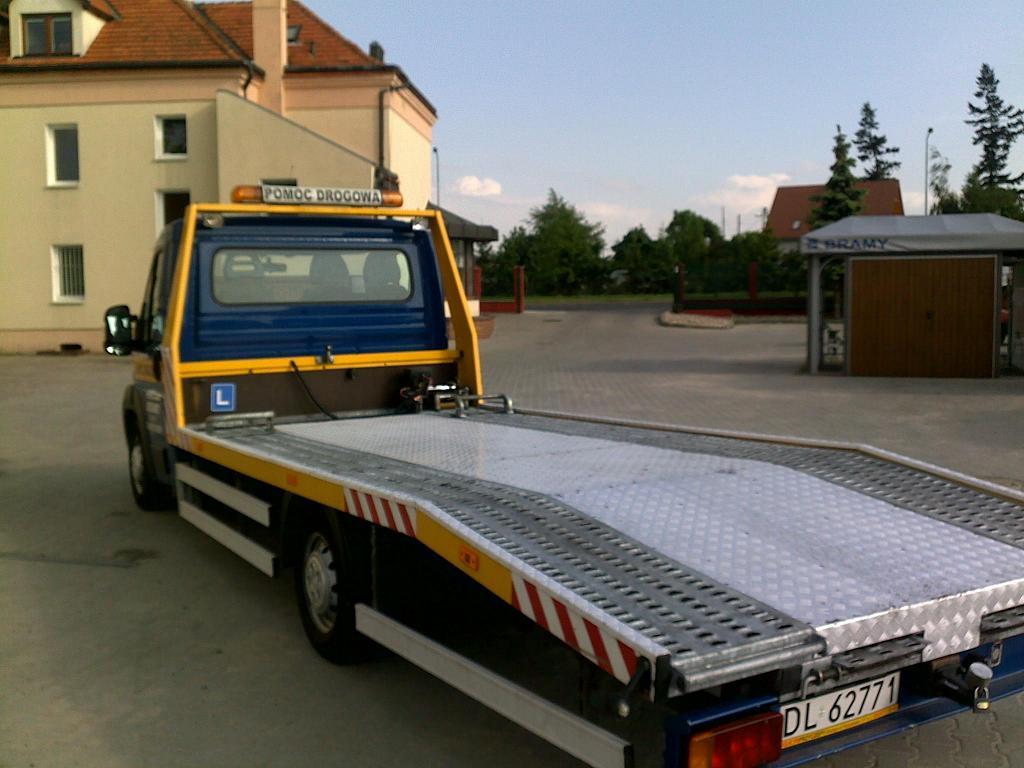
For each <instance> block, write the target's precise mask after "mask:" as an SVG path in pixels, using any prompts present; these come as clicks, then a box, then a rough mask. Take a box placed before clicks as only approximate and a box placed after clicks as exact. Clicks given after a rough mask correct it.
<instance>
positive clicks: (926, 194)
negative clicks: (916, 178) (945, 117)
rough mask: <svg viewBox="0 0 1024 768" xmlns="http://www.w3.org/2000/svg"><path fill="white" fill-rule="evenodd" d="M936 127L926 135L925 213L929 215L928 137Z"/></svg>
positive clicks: (930, 129)
mask: <svg viewBox="0 0 1024 768" xmlns="http://www.w3.org/2000/svg"><path fill="white" fill-rule="evenodd" d="M934 130H935V129H934V128H929V129H928V133H926V134H925V135H924V215H925V216H927V215H928V170H929V168H928V162H929V161H928V139H930V138H931V137H932V131H934Z"/></svg>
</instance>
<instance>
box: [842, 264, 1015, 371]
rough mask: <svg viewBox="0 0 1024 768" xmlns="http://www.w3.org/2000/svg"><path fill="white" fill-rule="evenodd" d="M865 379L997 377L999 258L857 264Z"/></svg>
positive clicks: (854, 287)
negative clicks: (886, 377)
mask: <svg viewBox="0 0 1024 768" xmlns="http://www.w3.org/2000/svg"><path fill="white" fill-rule="evenodd" d="M850 269H851V278H852V279H851V284H850V292H851V293H850V323H849V353H850V366H849V371H850V373H851V374H854V375H858V376H943V377H945V376H949V377H952V376H965V377H975V378H985V377H990V376H992V375H994V364H993V361H994V351H993V343H994V341H993V340H994V336H995V329H994V325H993V323H994V317H995V303H994V302H995V298H994V296H995V259H994V258H991V257H986V258H960V259H955V258H954V259H853V260H851V262H850Z"/></svg>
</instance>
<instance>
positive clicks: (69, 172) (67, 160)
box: [46, 125, 78, 187]
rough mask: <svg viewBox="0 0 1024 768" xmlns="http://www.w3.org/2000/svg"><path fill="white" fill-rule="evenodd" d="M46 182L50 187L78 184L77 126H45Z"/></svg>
mask: <svg viewBox="0 0 1024 768" xmlns="http://www.w3.org/2000/svg"><path fill="white" fill-rule="evenodd" d="M46 165H47V183H48V184H49V185H50V186H51V187H73V186H75V185H77V184H78V126H77V125H48V126H47V127H46Z"/></svg>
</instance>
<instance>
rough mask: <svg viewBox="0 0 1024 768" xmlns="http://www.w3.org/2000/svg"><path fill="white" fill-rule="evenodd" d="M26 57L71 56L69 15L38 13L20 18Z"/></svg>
mask: <svg viewBox="0 0 1024 768" xmlns="http://www.w3.org/2000/svg"><path fill="white" fill-rule="evenodd" d="M21 23H22V33H23V40H24V44H23V46H24V50H25V55H26V56H67V55H70V54H71V14H70V13H38V14H31V15H29V14H26V15H23V16H22V17H21Z"/></svg>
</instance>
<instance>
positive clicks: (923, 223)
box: [800, 213, 1024, 374]
mask: <svg viewBox="0 0 1024 768" xmlns="http://www.w3.org/2000/svg"><path fill="white" fill-rule="evenodd" d="M800 252H801V253H802V254H803V255H804V256H805V257H806V258H807V260H808V263H807V370H808V372H809V373H812V374H813V373H818V370H819V368H820V365H821V361H822V331H823V328H822V311H823V304H822V289H821V275H822V270H823V269H824V267H825V266H826V265H827V264H828V263H829V262H831V261H836V260H838V259H844V260H845V259H847V258H849V257H851V256H856V257H858V258H861V257H867V258H871V257H879V258H886V257H887V258H894V257H906V258H912V257H914V256H955V255H971V254H992V255H993V256H995V257H996V258H997V260H998V261H997V264H998V263H999V261H1001V262H1002V263H1004V264H1005V263H1012V262H1013V261H1015V260H1016V259H1017V258H1020V257H1024V222H1020V221H1014V220H1013V219H1008V218H1006V217H1005V216H998V215H996V214H994V213H957V214H943V215H938V216H847V217H846V218H845V219H842V220H841V221H836V222H833V223H832V224H827V225H826V226H824V227H820V228H818V229H815V230H813V231H811V232H808V233H807V234H806V235H804V236H803V237H802V238H800ZM993 311H995V310H994V308H993Z"/></svg>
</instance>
